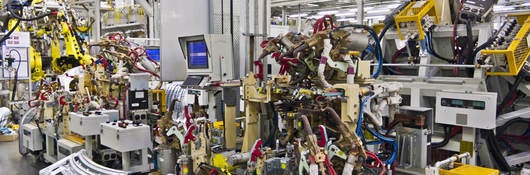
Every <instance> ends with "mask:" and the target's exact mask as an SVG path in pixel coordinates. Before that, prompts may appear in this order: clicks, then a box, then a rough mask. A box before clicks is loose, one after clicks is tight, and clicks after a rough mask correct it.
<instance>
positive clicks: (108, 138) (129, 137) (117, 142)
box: [100, 122, 151, 152]
mask: <svg viewBox="0 0 530 175" xmlns="http://www.w3.org/2000/svg"><path fill="white" fill-rule="evenodd" d="M113 123H114V122H112V123H101V136H100V137H101V144H102V145H105V146H107V147H109V148H112V149H114V150H116V151H119V152H128V151H134V150H139V149H143V148H148V147H151V132H150V129H149V126H148V125H145V124H140V125H138V126H133V125H132V124H130V125H129V126H127V128H122V127H119V126H117V125H116V124H114V125H112V124H113Z"/></svg>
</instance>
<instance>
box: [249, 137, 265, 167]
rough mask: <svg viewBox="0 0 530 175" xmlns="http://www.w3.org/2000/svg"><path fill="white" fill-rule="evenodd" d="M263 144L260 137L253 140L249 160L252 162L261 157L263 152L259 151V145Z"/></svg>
mask: <svg viewBox="0 0 530 175" xmlns="http://www.w3.org/2000/svg"><path fill="white" fill-rule="evenodd" d="M262 144H263V141H262V140H261V139H258V140H256V142H254V146H252V153H251V155H250V161H251V162H254V161H256V160H257V159H258V158H261V157H263V153H262V152H261V150H260V149H261V145H262Z"/></svg>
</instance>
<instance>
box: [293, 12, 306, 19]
mask: <svg viewBox="0 0 530 175" xmlns="http://www.w3.org/2000/svg"><path fill="white" fill-rule="evenodd" d="M307 15H308V14H307V13H300V14H292V15H289V17H290V18H298V17H306V16H307Z"/></svg>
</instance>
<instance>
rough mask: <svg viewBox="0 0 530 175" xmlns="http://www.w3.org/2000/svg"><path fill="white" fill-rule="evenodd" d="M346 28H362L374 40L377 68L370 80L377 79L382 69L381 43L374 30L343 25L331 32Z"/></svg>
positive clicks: (366, 27) (356, 25)
mask: <svg viewBox="0 0 530 175" xmlns="http://www.w3.org/2000/svg"><path fill="white" fill-rule="evenodd" d="M346 27H353V28H362V29H364V30H366V31H368V33H370V36H372V38H373V39H374V42H375V47H376V50H377V53H376V54H377V62H378V66H377V69H376V70H375V71H374V74H373V75H372V78H377V77H379V73H380V72H381V69H382V67H383V51H382V49H381V43H380V42H379V38H378V37H377V34H376V33H375V30H374V29H373V28H371V27H369V26H365V25H359V24H352V25H345V26H340V27H337V28H336V29H334V30H333V31H336V30H338V29H341V28H346ZM333 31H332V32H333Z"/></svg>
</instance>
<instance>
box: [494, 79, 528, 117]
mask: <svg viewBox="0 0 530 175" xmlns="http://www.w3.org/2000/svg"><path fill="white" fill-rule="evenodd" d="M524 78H525V76H523V74H521V73H520V74H519V75H517V77H516V78H515V82H514V83H513V85H512V87H511V88H510V91H508V94H506V96H504V98H503V99H502V102H501V104H500V105H499V106H497V114H502V112H503V111H504V106H505V105H506V103H508V101H510V98H512V97H513V96H514V95H515V93H517V91H518V90H517V88H518V87H519V84H521V82H522V81H523V79H524Z"/></svg>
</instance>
